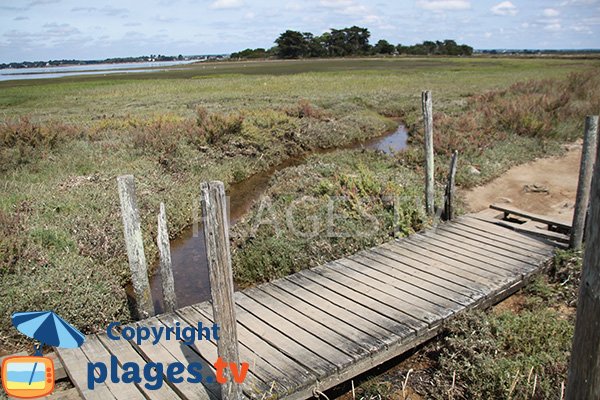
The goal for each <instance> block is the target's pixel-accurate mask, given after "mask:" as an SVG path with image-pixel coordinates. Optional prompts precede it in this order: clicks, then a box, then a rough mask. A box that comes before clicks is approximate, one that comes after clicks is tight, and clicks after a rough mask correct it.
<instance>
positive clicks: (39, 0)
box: [27, 0, 61, 7]
mask: <svg viewBox="0 0 600 400" xmlns="http://www.w3.org/2000/svg"><path fill="white" fill-rule="evenodd" d="M60 1H61V0H33V1H31V2H29V4H28V5H27V7H35V6H44V5H46V4H56V3H60Z"/></svg>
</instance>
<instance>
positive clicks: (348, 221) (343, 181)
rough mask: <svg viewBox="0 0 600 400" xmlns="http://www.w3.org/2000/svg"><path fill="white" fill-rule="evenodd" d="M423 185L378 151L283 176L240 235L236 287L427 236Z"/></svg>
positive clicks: (317, 161)
mask: <svg viewBox="0 0 600 400" xmlns="http://www.w3.org/2000/svg"><path fill="white" fill-rule="evenodd" d="M421 180H422V179H421V177H420V176H419V175H418V174H416V173H415V172H414V171H412V170H411V169H409V168H406V167H401V166H398V165H397V163H396V162H395V160H394V159H393V158H390V157H387V156H383V155H381V154H379V153H376V152H374V151H368V152H362V151H358V150H356V151H337V152H334V153H330V154H327V155H314V156H311V157H309V158H308V159H307V160H306V163H305V164H304V165H301V166H298V167H292V168H286V169H284V170H282V171H280V172H279V173H277V174H276V175H275V176H274V177H273V178H272V179H271V185H270V188H269V190H267V191H266V193H265V194H264V197H263V199H262V200H261V202H259V203H258V204H256V206H255V207H254V210H253V211H252V212H251V213H250V214H249V216H248V218H246V219H245V220H243V221H241V222H239V223H238V224H236V226H235V227H234V228H233V235H232V236H233V238H234V244H237V245H238V246H237V247H234V249H235V250H234V255H233V264H234V266H235V268H234V274H235V278H236V280H237V281H238V282H240V283H242V284H246V285H251V284H254V283H256V282H264V281H269V280H272V279H275V278H279V277H282V276H285V275H289V274H292V273H294V272H297V271H299V270H301V269H303V268H308V267H313V266H316V265H319V264H321V263H324V262H326V261H330V260H333V259H336V258H339V257H342V256H344V255H347V254H351V253H355V252H356V251H358V250H362V249H365V248H368V247H371V246H374V245H377V244H380V243H383V242H384V241H387V240H390V239H391V238H393V237H394V236H398V237H400V236H406V235H407V234H409V233H412V232H414V231H417V230H420V229H421V228H423V226H424V224H425V221H426V220H427V218H426V216H425V215H423V214H424V213H423V211H422V208H423V207H420V206H418V204H417V203H418V200H417V199H419V198H420V197H421V184H420V183H421Z"/></svg>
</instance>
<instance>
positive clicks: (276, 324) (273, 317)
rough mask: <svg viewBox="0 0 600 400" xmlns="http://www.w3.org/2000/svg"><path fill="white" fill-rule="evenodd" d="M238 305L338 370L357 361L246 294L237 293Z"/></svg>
mask: <svg viewBox="0 0 600 400" xmlns="http://www.w3.org/2000/svg"><path fill="white" fill-rule="evenodd" d="M236 304H238V305H239V306H240V307H243V308H244V309H245V310H246V311H248V312H249V313H251V314H252V315H254V316H255V317H256V318H258V319H260V320H261V321H262V322H263V323H265V324H267V325H268V326H269V327H270V329H274V330H277V331H279V332H280V333H281V334H282V335H285V336H287V337H289V338H290V339H292V340H293V341H295V342H296V343H298V344H300V345H301V346H303V347H304V348H306V351H309V352H313V353H314V354H317V355H319V356H320V357H323V358H324V359H326V360H327V361H328V362H330V363H332V364H334V365H335V367H336V368H337V369H342V368H344V367H346V366H348V365H350V364H352V363H353V362H354V361H355V360H356V358H355V357H353V355H350V354H348V353H346V352H345V351H343V350H341V349H338V348H337V347H335V346H332V345H331V344H329V343H328V342H327V341H325V340H324V339H321V338H320V337H319V336H318V335H317V334H316V332H315V333H313V332H309V331H307V330H304V329H303V328H301V327H300V326H298V325H296V324H295V323H293V322H290V321H289V320H287V319H285V318H284V317H282V316H281V315H279V314H277V313H276V312H274V311H272V310H271V309H269V308H268V307H266V306H264V305H263V304H261V303H260V302H258V301H256V300H254V299H253V298H252V297H250V296H248V295H246V294H245V293H236Z"/></svg>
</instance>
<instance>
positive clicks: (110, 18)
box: [0, 0, 600, 62]
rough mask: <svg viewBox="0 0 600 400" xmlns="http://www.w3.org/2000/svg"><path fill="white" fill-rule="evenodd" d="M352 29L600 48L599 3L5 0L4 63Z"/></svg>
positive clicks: (0, 25) (194, 48)
mask: <svg viewBox="0 0 600 400" xmlns="http://www.w3.org/2000/svg"><path fill="white" fill-rule="evenodd" d="M352 25H359V26H363V27H367V28H369V30H370V31H371V42H376V41H377V40H379V39H382V38H385V39H388V40H389V41H390V42H392V43H394V44H397V43H403V44H414V43H417V42H421V41H423V40H443V39H455V40H457V41H458V42H460V43H467V44H470V45H472V46H473V47H475V48H479V49H481V48H598V47H600V39H599V34H600V0H556V1H553V0H527V1H524V0H510V1H507V0H495V1H491V0H375V1H365V0H280V1H265V0H259V1H254V0H120V1H118V2H116V1H115V2H103V1H100V0H98V1H88V2H86V1H82V0H0V62H10V61H25V60H28V61H33V60H49V59H63V58H66V59H71V58H75V59H101V58H107V57H123V56H130V55H131V56H133V55H148V54H167V55H178V54H184V55H185V54H207V53H227V52H231V51H236V50H241V49H244V48H247V47H270V46H272V45H273V40H274V39H275V38H276V37H277V36H278V34H279V33H281V32H283V31H284V30H286V29H293V30H299V31H303V32H313V33H315V34H320V33H322V32H324V31H327V30H328V29H329V28H342V27H346V26H352Z"/></svg>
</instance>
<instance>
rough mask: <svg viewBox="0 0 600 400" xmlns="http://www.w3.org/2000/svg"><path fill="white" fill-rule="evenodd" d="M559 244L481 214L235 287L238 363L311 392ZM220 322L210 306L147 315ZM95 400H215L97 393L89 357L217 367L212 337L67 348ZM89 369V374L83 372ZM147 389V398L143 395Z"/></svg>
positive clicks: (495, 290)
mask: <svg viewBox="0 0 600 400" xmlns="http://www.w3.org/2000/svg"><path fill="white" fill-rule="evenodd" d="M553 250H554V246H553V244H552V243H551V242H549V241H547V240H544V239H541V238H535V237H532V236H528V235H526V234H523V233H519V232H515V231H512V230H509V229H506V228H503V227H501V226H497V225H494V224H492V223H489V222H485V221H482V220H481V219H478V218H474V217H471V216H465V217H460V218H458V219H456V220H454V221H453V222H449V223H444V224H441V225H439V226H438V227H437V228H435V229H432V230H429V231H427V232H424V233H420V234H415V235H412V236H410V237H408V238H405V239H401V240H397V241H392V242H389V243H386V244H384V245H381V246H378V247H374V248H372V249H369V250H366V251H362V252H359V253H357V254H355V255H352V256H350V257H347V258H343V259H340V260H337V261H334V262H331V263H328V264H326V265H323V266H319V267H316V268H312V269H309V270H304V271H301V272H298V273H296V274H294V275H291V276H288V277H286V278H283V279H279V280H276V281H274V282H271V283H268V284H264V285H261V286H258V287H255V288H251V289H247V290H244V291H242V292H238V293H235V295H234V301H235V311H236V319H237V329H238V337H239V348H240V360H241V361H246V362H248V363H249V364H250V372H249V376H248V378H247V380H246V382H245V383H244V385H243V394H244V396H246V397H251V398H262V396H263V395H264V394H265V393H266V394H267V395H266V397H269V396H270V395H273V396H277V397H279V398H290V399H301V398H308V397H311V395H312V390H313V389H314V388H317V387H318V388H319V390H325V389H327V388H330V387H332V386H334V385H336V384H338V383H340V382H343V381H346V380H348V379H350V378H352V377H353V376H356V375H358V374H360V373H362V372H365V371H367V370H369V369H371V368H372V367H374V366H376V365H378V364H380V363H381V362H384V361H386V360H388V359H390V358H392V357H395V356H397V355H399V354H400V353H402V352H404V351H406V350H409V349H410V348H411V347H414V346H416V345H418V344H419V343H422V342H424V341H425V340H428V339H429V338H431V337H432V336H434V335H435V334H436V333H437V332H438V331H439V330H440V329H441V326H442V324H443V323H444V321H446V320H447V319H448V318H451V317H453V316H454V315H456V314H457V313H460V312H462V311H464V310H466V309H469V308H473V307H478V306H483V305H490V304H493V303H495V302H497V301H499V300H501V299H502V298H504V297H506V296H508V295H509V294H511V293H512V292H513V291H515V290H517V289H518V288H519V287H520V286H521V285H522V284H523V282H525V281H526V280H527V279H528V278H529V277H531V275H532V274H534V273H536V272H537V271H538V270H539V268H540V265H541V264H542V263H543V262H544V261H546V260H547V259H549V258H550V257H551V256H552V253H553ZM199 321H201V322H203V323H204V324H210V323H212V321H213V310H212V307H211V305H210V304H209V303H208V302H206V303H201V304H197V305H194V306H191V307H184V308H181V309H178V310H176V311H175V312H174V313H169V314H163V315H159V316H157V317H154V318H150V319H146V320H143V321H140V322H138V323H137V324H141V325H147V326H157V325H165V326H173V325H174V324H175V323H177V322H179V324H180V325H181V326H187V325H189V326H196V324H197V323H198V322H199ZM58 351H59V355H60V357H61V359H62V360H63V363H64V365H65V368H66V370H67V371H68V372H69V375H70V376H71V378H72V379H73V381H74V383H75V385H76V386H77V387H78V388H80V390H81V394H82V396H83V397H85V398H98V396H101V397H102V398H115V399H119V398H125V397H127V398H136V397H139V396H142V397H148V398H153V399H163V398H164V399H172V398H184V399H212V398H218V396H219V391H218V390H217V388H216V387H214V385H206V386H203V385H198V384H196V385H177V384H172V385H165V386H163V389H162V391H161V392H160V393H150V391H147V390H144V388H143V387H140V386H137V385H129V386H130V387H129V388H122V387H121V386H115V385H110V384H109V385H100V387H99V390H98V391H93V392H91V391H87V390H86V381H85V376H84V375H85V371H86V368H87V361H88V360H96V359H98V358H100V359H105V358H106V357H107V356H108V355H109V354H114V355H116V356H117V358H119V360H123V361H128V360H131V361H136V362H138V363H141V364H144V363H147V362H149V361H156V362H164V363H170V362H174V361H176V360H177V361H180V362H183V363H184V364H185V363H186V362H187V363H189V362H191V361H199V362H201V363H203V365H204V366H205V368H206V369H207V371H211V372H212V373H214V369H213V368H212V364H213V363H214V361H215V360H216V356H217V346H216V343H215V342H214V341H199V342H195V343H194V345H191V346H187V345H185V344H183V343H182V342H161V343H159V344H158V345H156V346H152V345H142V346H136V345H132V344H131V343H129V342H125V341H120V342H115V341H111V340H108V339H107V338H106V336H104V335H96V336H89V337H88V338H87V341H86V344H85V345H84V346H83V347H82V348H81V349H76V350H58ZM82 371H83V372H82ZM140 398H141V397H140Z"/></svg>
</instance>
